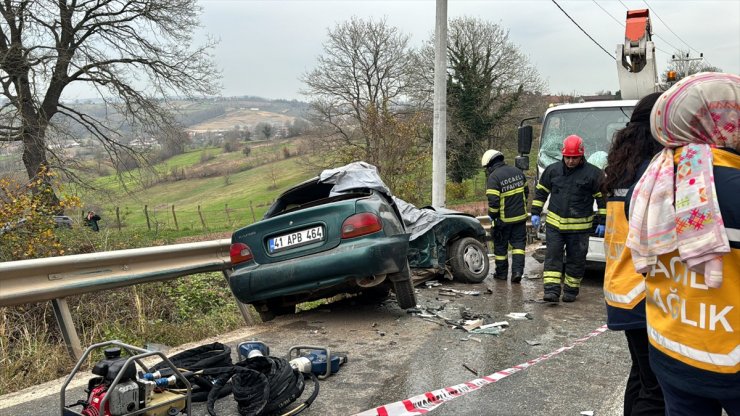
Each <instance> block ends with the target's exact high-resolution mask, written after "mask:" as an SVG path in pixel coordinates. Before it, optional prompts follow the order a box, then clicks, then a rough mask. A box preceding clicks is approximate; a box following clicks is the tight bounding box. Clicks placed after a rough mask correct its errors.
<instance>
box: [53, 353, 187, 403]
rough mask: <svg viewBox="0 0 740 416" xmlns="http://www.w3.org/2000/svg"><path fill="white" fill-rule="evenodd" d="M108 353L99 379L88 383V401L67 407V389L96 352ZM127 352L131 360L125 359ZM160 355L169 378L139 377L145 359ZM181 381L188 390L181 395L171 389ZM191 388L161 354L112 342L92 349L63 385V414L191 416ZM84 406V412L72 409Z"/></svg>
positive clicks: (95, 370)
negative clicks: (93, 352)
mask: <svg viewBox="0 0 740 416" xmlns="http://www.w3.org/2000/svg"><path fill="white" fill-rule="evenodd" d="M103 347H108V348H106V349H105V350H104V352H103V354H104V358H103V359H101V360H100V361H98V362H97V363H96V364H95V366H94V367H93V368H92V373H93V374H94V375H95V376H97V377H93V378H91V379H90V380H88V383H87V389H86V390H85V391H86V392H87V394H88V395H87V398H86V399H85V400H78V401H77V402H76V403H74V404H72V405H66V404H65V398H66V397H65V396H66V389H67V386H68V385H69V383H70V382H71V381H72V379H73V378H74V376H75V374H76V373H77V371H78V370H79V369H80V367H81V366H82V364H83V363H84V362H86V360H87V357H88V356H89V355H90V353H91V352H92V351H95V350H97V349H100V348H103ZM122 351H126V354H127V356H121V352H122ZM153 355H158V356H159V357H160V358H162V361H163V362H165V363H166V365H167V366H168V367H170V369H171V370H172V376H170V377H167V378H149V379H147V378H144V377H143V374H137V365H138V366H140V367H141V368H142V369H143V370H144V371H146V367H145V366H144V365H143V364H142V362H141V359H143V358H146V357H149V356H153ZM177 381H180V382H181V383H182V385H184V386H185V388H184V389H177V391H175V390H173V389H170V388H168V387H169V386H172V385H174V384H175V382H177ZM190 395H191V386H190V383H189V382H188V380H187V379H186V378H185V375H184V374H183V373H181V372H180V371H179V370H178V369H177V368H175V366H174V365H173V364H172V363H171V362H170V361H169V360H168V359H167V357H165V356H164V354H163V353H161V352H159V351H147V350H144V349H140V348H137V347H134V346H131V345H127V344H124V343H122V342H120V341H108V342H103V343H99V344H95V345H92V346H90V347H89V348H88V349H87V350H86V351H85V353H84V354H83V355H82V358H80V360H79V361H78V362H77V365H75V367H74V369H73V370H72V372H71V373H70V375H69V376H68V377H67V380H66V381H65V383H64V384H63V385H62V389H61V392H60V402H61V403H60V410H61V414H62V415H63V416H127V415H134V414H143V415H144V416H175V415H177V414H179V413H185V414H187V415H191V414H192V412H191V409H190V407H191V400H190ZM75 406H82V411H81V412H79V413H78V412H76V411H74V410H72V409H71V408H72V407H75Z"/></svg>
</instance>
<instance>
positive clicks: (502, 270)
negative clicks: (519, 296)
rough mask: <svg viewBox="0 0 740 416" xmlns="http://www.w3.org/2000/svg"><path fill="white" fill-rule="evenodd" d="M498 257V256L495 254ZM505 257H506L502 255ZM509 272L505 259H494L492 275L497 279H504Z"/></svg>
mask: <svg viewBox="0 0 740 416" xmlns="http://www.w3.org/2000/svg"><path fill="white" fill-rule="evenodd" d="M496 257H498V256H496ZM504 259H506V257H504ZM508 274H509V262H508V261H507V260H499V259H498V258H497V259H496V272H495V273H494V274H493V277H494V278H496V279H499V280H506V279H507V275H508Z"/></svg>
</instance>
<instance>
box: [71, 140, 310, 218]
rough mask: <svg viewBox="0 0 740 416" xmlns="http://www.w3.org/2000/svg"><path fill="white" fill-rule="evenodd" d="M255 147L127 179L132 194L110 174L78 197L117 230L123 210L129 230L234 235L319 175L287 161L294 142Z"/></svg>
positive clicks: (197, 154)
mask: <svg viewBox="0 0 740 416" xmlns="http://www.w3.org/2000/svg"><path fill="white" fill-rule="evenodd" d="M250 148H251V149H252V152H251V153H250V155H249V156H245V155H244V154H243V153H242V152H240V151H237V152H230V153H224V152H223V150H222V149H221V148H209V149H198V150H193V151H190V152H187V153H184V154H181V155H177V156H175V157H173V158H170V159H168V160H166V161H164V162H162V163H159V164H157V165H155V166H153V170H154V171H156V172H157V174H156V175H155V174H153V173H147V172H144V173H142V174H141V176H131V177H127V178H126V180H125V182H124V183H125V187H126V188H127V189H124V187H123V186H122V185H121V184H120V182H119V180H118V178H117V177H116V176H115V175H110V176H103V177H99V178H96V179H94V180H91V181H90V183H91V184H92V185H93V186H94V187H95V188H96V190H84V189H76V191H75V192H76V193H78V194H79V195H80V197H81V199H82V201H83V210H88V209H93V210H95V211H96V212H98V213H99V214H100V215H101V217H103V222H102V224H103V225H104V226H105V227H106V228H109V229H113V228H116V226H117V220H116V208H118V212H119V218H120V221H121V223H122V226H123V227H125V228H127V229H141V230H147V229H152V230H158V231H162V230H176V229H177V230H180V231H188V230H191V231H197V232H202V231H206V230H207V231H225V230H232V229H234V228H235V227H239V226H243V225H246V224H249V223H252V222H253V221H254V220H255V219H257V220H258V219H260V218H261V217H262V215H263V214H264V212H265V211H266V209H267V208H268V206H269V205H270V204H271V203H272V201H273V200H274V199H275V197H276V196H277V195H279V194H280V193H281V192H282V191H284V190H285V189H287V188H289V187H290V186H292V185H294V184H296V183H299V182H301V181H303V180H306V179H308V178H310V177H313V176H315V175H317V174H318V173H319V172H308V171H306V169H305V168H303V167H302V166H301V165H300V164H299V163H298V160H299V158H297V157H295V156H291V157H288V158H285V152H286V151H287V152H288V153H289V154H290V155H295V154H296V146H295V144H294V142H291V141H282V142H277V141H270V142H263V143H253V144H251V146H250ZM286 149H287V150H286ZM173 172H176V175H175V174H174V173H173ZM145 206H146V213H148V216H149V225H147V220H146V214H145ZM173 206H174V210H175V214H174V215H173V213H172V210H173V208H172V207H173ZM199 207H200V212H199ZM201 215H202V217H203V221H201ZM175 219H176V220H177V225H176V224H175ZM203 222H205V225H206V227H205V228H204V227H203Z"/></svg>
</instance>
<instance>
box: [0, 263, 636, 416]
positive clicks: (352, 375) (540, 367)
mask: <svg viewBox="0 0 740 416" xmlns="http://www.w3.org/2000/svg"><path fill="white" fill-rule="evenodd" d="M527 261H528V263H527V275H529V276H538V275H539V272H540V271H541V265H539V264H538V263H537V262H535V261H534V260H531V259H529V258H528V259H527ZM442 283H443V285H442V286H438V287H432V288H427V287H426V286H425V285H420V286H419V287H418V289H417V292H418V293H417V296H418V299H419V306H420V308H421V309H422V310H430V309H431V310H439V312H438V314H439V315H441V316H443V317H446V318H448V319H450V320H453V321H454V320H456V319H459V318H460V316H461V311H463V310H466V309H465V308H467V312H468V313H469V314H472V315H487V316H485V318H487V319H488V320H489V321H502V320H507V321H508V322H509V324H510V326H509V327H508V328H507V329H506V330H505V331H504V332H502V333H500V334H498V335H488V334H469V333H467V332H466V331H464V330H463V329H459V328H451V327H450V326H449V325H446V324H445V323H444V322H443V321H442V320H441V319H439V318H434V319H431V318H429V319H425V318H422V317H420V316H418V315H413V314H409V313H407V312H405V311H403V310H401V309H399V308H398V306H397V305H396V304H395V302H394V301H392V300H390V301H386V302H383V303H380V304H379V303H373V302H364V301H362V300H361V299H357V298H353V299H345V300H343V301H340V302H335V303H333V304H331V305H327V306H325V307H321V308H319V309H315V310H312V311H308V312H302V313H299V314H296V315H292V316H283V317H278V318H277V319H275V320H274V321H271V322H268V323H265V324H260V325H256V326H254V327H245V328H243V329H242V330H239V331H235V332H232V333H229V334H224V335H222V336H219V337H216V338H212V339H208V340H201V341H199V342H197V343H194V344H192V345H190V346H184V347H185V348H188V347H192V346H195V345H201V344H206V343H210V342H213V341H219V342H223V343H225V344H229V345H231V346H232V348H233V355H234V357H233V358H234V359H235V361H236V358H237V357H236V345H237V344H238V343H239V342H241V341H245V340H255V339H256V340H259V341H262V342H265V343H266V344H268V345H269V346H270V350H271V354H272V355H275V356H283V355H285V354H286V353H287V351H288V350H289V348H290V347H292V346H295V345H320V346H327V347H329V348H331V349H332V350H333V351H338V352H345V353H347V354H348V357H349V359H348V362H347V363H346V364H344V365H343V366H342V367H341V369H340V371H339V372H338V373H337V374H335V375H332V376H331V377H330V378H328V379H326V380H323V381H321V388H320V393H319V395H318V397H317V399H316V401H315V402H314V403H313V405H312V406H311V407H310V408H308V409H307V410H305V411H304V412H303V413H301V414H303V415H351V414H355V413H358V412H362V411H365V410H368V409H372V408H375V407H377V406H380V405H384V404H387V403H391V402H396V401H399V400H403V399H406V398H409V397H412V396H416V395H419V394H423V393H425V392H429V391H433V390H436V389H440V388H444V387H447V386H453V385H457V384H460V383H465V382H468V381H471V380H473V379H476V378H478V377H479V376H485V375H491V374H493V373H496V372H497V371H500V370H503V369H507V368H510V367H513V366H515V365H518V364H522V363H525V362H527V361H528V360H532V359H535V358H537V357H541V356H544V355H546V354H548V353H552V352H555V351H556V350H558V349H559V348H561V347H564V346H569V345H572V344H573V342H574V341H575V340H577V339H579V338H581V337H584V336H585V335H587V334H589V333H591V332H592V331H594V330H596V329H598V328H599V327H601V326H602V325H603V324H604V321H605V311H604V303H603V297H602V294H601V284H602V277H601V273H600V272H599V271H598V270H596V271H591V272H590V273H589V274H588V275H587V276H586V278H585V279H584V282H583V287H582V290H581V294H580V295H579V297H578V300H577V301H576V302H575V303H569V304H565V303H559V304H546V303H543V302H542V301H541V299H542V281H541V279H537V278H536V279H525V280H524V281H522V283H521V284H510V283H508V282H502V281H497V280H493V279H492V278H490V277H489V279H487V280H486V281H484V282H483V283H481V284H476V285H462V284H458V283H453V282H449V281H445V282H442ZM443 289H456V290H463V291H465V290H476V291H479V292H480V295H477V296H475V295H465V294H461V295H458V296H454V297H453V296H446V295H444V294H442V293H443V292H444V290H443ZM511 312H526V313H528V314H529V315H530V316H531V318H532V319H531V320H512V319H510V318H507V317H506V316H505V315H506V314H509V313H511ZM175 352H176V351H170V352H168V354H169V355H171V354H173V353H175ZM628 366H629V354H628V351H627V347H626V342H625V340H624V336H623V334H621V333H613V332H610V331H607V332H604V333H601V334H599V335H596V336H594V337H592V338H589V339H588V340H587V341H585V342H583V343H580V344H578V345H576V346H574V347H573V348H572V349H568V350H565V351H562V352H561V353H559V354H556V355H553V356H551V357H550V358H548V359H545V360H543V361H541V362H538V363H537V364H535V365H533V366H531V367H529V368H526V369H524V370H522V371H519V372H516V373H514V374H511V375H509V376H508V377H506V378H503V379H501V380H500V381H498V382H495V383H492V384H488V385H485V386H483V387H482V388H480V389H478V390H476V391H473V392H471V393H469V394H466V395H464V396H460V397H458V398H456V399H454V400H452V401H450V402H447V403H444V404H442V405H441V406H439V407H438V408H437V409H435V410H433V411H432V412H431V414H435V415H580V414H582V413H581V412H588V411H591V412H593V414H594V415H597V416H601V415H615V416H616V415H621V414H622V405H621V396H622V392H623V389H624V383H625V380H626V376H627V372H628ZM473 372H477V374H478V376H476V375H475V374H474V373H473ZM89 377H90V376H89V374H80V375H79V376H78V377H76V378H75V382H74V385H76V387H74V388H70V389H68V391H67V393H66V394H67V402H68V403H71V402H74V401H76V400H77V399H81V398H84V397H85V393H84V391H83V387H82V385H83V384H85V383H86V380H87V378H89ZM63 381H64V380H63V379H60V380H56V381H54V382H50V383H47V384H45V385H43V386H38V387H36V388H32V389H27V390H25V391H22V392H19V393H14V394H11V395H6V396H3V397H0V415H2V416H11V415H12V416H31V415H34V416H36V415H58V414H60V411H59V389H60V387H61V385H62V383H63ZM306 394H307V392H306V393H304V397H305V395H306ZM78 409H79V408H78ZM216 410H217V412H218V414H219V415H237V414H238V413H237V411H236V405H235V402H234V401H233V399H232V398H231V397H226V398H223V399H221V400H219V401H218V402H217V406H216ZM193 414H195V415H207V414H208V412H207V411H206V408H205V405H204V404H202V403H194V404H193Z"/></svg>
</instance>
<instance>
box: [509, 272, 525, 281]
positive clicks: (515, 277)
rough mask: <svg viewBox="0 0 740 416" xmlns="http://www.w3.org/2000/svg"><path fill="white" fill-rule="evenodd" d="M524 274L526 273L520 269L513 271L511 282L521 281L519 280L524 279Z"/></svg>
mask: <svg viewBox="0 0 740 416" xmlns="http://www.w3.org/2000/svg"><path fill="white" fill-rule="evenodd" d="M522 275H524V273H522V272H521V271H518V270H517V271H512V272H511V283H519V282H521V281H522Z"/></svg>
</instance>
